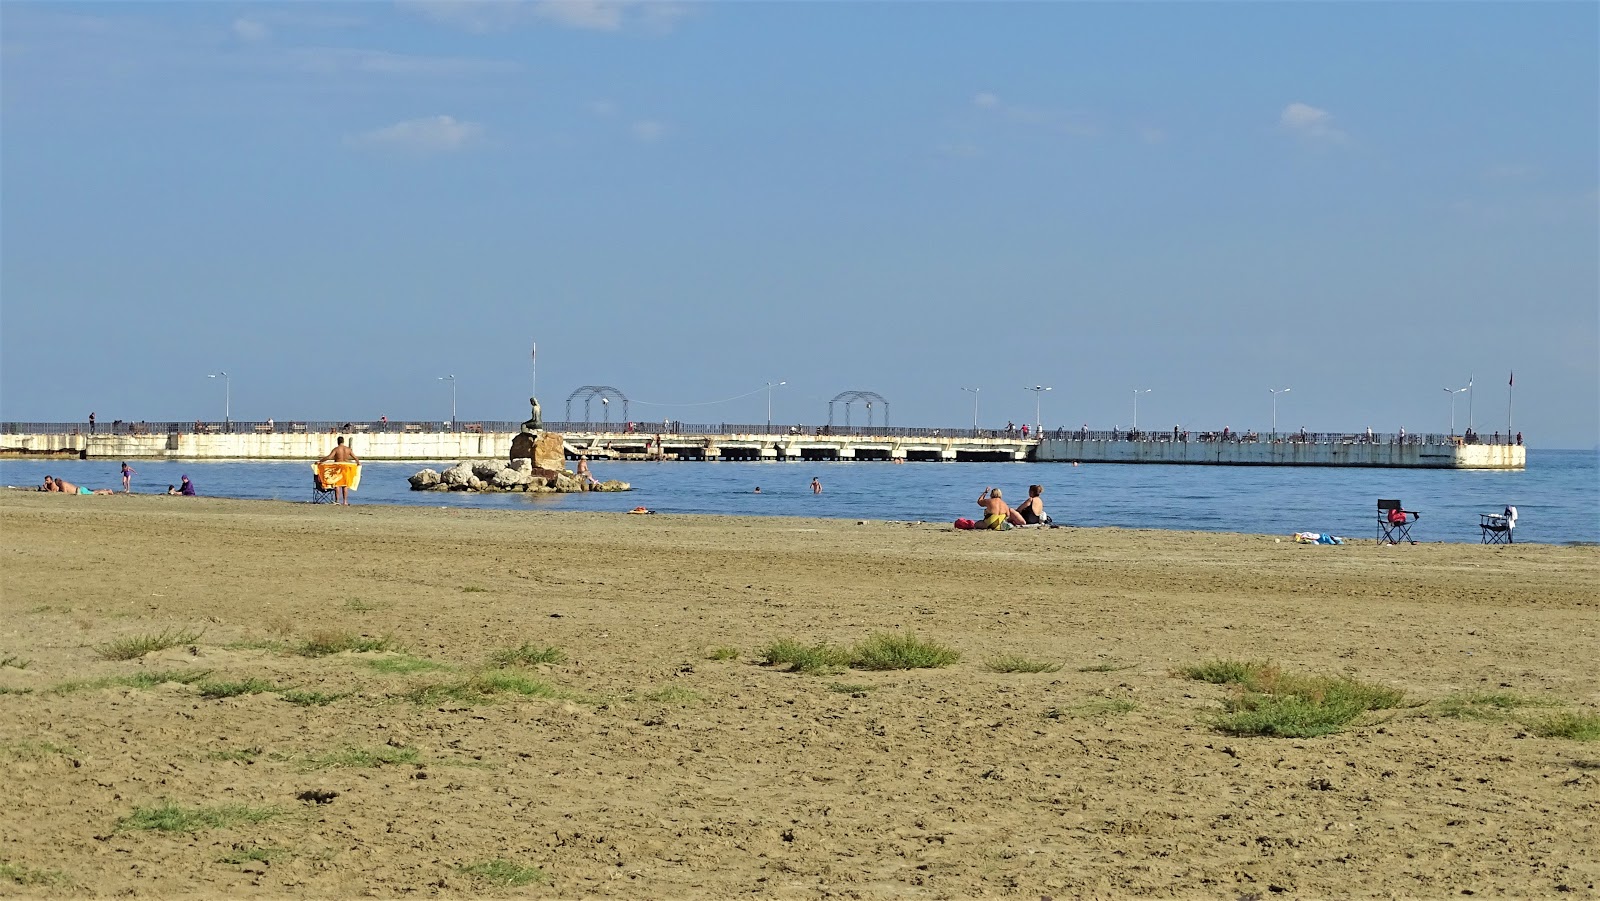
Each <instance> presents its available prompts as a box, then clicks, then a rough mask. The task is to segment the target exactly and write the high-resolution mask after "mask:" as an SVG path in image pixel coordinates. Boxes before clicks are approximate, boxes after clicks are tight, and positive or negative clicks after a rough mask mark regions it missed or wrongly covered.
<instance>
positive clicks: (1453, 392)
mask: <svg viewBox="0 0 1600 901" xmlns="http://www.w3.org/2000/svg"><path fill="white" fill-rule="evenodd" d="M1471 387H1472V386H1471V385H1468V386H1467V388H1471ZM1467 388H1446V389H1444V393H1446V394H1448V395H1450V434H1452V435H1454V434H1455V433H1456V395H1457V394H1460V393H1461V392H1463V391H1465V390H1467Z"/></svg>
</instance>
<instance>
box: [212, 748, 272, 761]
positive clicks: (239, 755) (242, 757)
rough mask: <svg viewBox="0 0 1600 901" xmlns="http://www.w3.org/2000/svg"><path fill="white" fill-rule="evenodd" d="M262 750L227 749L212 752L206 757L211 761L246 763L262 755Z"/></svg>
mask: <svg viewBox="0 0 1600 901" xmlns="http://www.w3.org/2000/svg"><path fill="white" fill-rule="evenodd" d="M262 750H263V749H262V748H260V747H255V748H229V749H228V750H226V751H212V752H211V753H210V754H207V755H206V756H207V757H209V758H211V759H212V760H238V761H244V762H246V763H248V762H250V761H252V760H255V759H256V758H257V757H260V756H261V754H262Z"/></svg>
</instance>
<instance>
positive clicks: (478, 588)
mask: <svg viewBox="0 0 1600 901" xmlns="http://www.w3.org/2000/svg"><path fill="white" fill-rule="evenodd" d="M461 590H462V591H463V592H466V593H467V594H477V593H479V592H482V591H488V590H489V589H487V588H484V587H483V586H482V585H463V586H461Z"/></svg>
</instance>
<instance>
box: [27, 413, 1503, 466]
mask: <svg viewBox="0 0 1600 901" xmlns="http://www.w3.org/2000/svg"><path fill="white" fill-rule="evenodd" d="M574 425H576V424H574V423H552V424H551V426H552V429H551V430H552V431H555V432H559V433H561V434H562V435H563V436H564V438H565V439H566V452H567V456H568V457H569V458H570V457H578V456H587V457H594V458H610V459H623V460H626V459H658V460H699V461H711V460H751V461H772V462H799V461H807V462H829V461H836V462H850V461H863V462H864V461H886V462H946V463H950V462H980V461H982V462H1039V463H1068V462H1080V463H1168V464H1190V465H1211V466H1366V467H1395V468H1407V469H1413V468H1420V469H1522V468H1525V467H1526V466H1527V449H1526V448H1524V447H1522V446H1520V445H1510V444H1466V443H1463V442H1461V441H1460V440H1459V439H1453V438H1450V437H1448V436H1412V437H1410V438H1407V439H1405V440H1400V439H1399V438H1398V437H1391V436H1374V438H1373V439H1371V440H1368V439H1366V438H1365V437H1364V436H1344V437H1340V436H1329V435H1321V436H1316V437H1315V439H1314V440H1291V439H1290V438H1286V437H1280V438H1277V439H1264V438H1259V437H1255V436H1251V437H1249V438H1247V439H1245V440H1237V439H1232V440H1190V441H1174V440H1170V439H1169V438H1167V437H1166V436H1165V435H1162V436H1160V437H1159V438H1153V437H1149V436H1146V435H1141V436H1140V437H1139V438H1138V439H1130V438H1128V437H1126V436H1122V435H1119V436H1117V437H1112V436H1111V435H1110V434H1109V433H1089V435H1088V437H1085V438H1079V437H1075V436H1072V437H1059V438H1057V437H1047V438H1045V439H1043V440H1039V439H1031V438H1020V437H1017V436H1014V435H1012V436H1007V435H1004V434H1002V433H991V432H956V433H954V434H940V433H939V430H930V429H902V430H897V431H898V432H899V434H892V433H891V434H850V435H832V434H816V433H812V432H802V433H793V432H790V433H783V434H770V433H765V432H762V431H748V432H739V431H721V430H713V429H710V428H707V429H704V430H701V431H683V432H671V433H662V434H655V433H649V434H646V433H641V432H627V431H611V430H607V429H595V428H593V424H588V425H589V426H590V427H589V428H582V427H579V428H574V427H573V426H574ZM818 431H822V430H818ZM341 434H342V435H345V436H346V440H347V441H348V442H349V443H350V445H351V447H352V448H353V449H354V450H355V452H356V454H357V455H359V456H360V457H361V458H362V459H363V460H370V461H386V460H392V461H419V462H442V461H456V460H505V459H509V457H510V452H511V440H512V439H513V438H514V437H515V436H516V434H517V433H516V431H514V430H511V429H503V430H501V429H497V430H492V431H491V430H467V431H460V432H455V431H443V430H440V431H413V430H410V429H407V428H404V427H397V428H396V430H394V431H372V430H370V429H363V428H360V427H357V428H355V429H352V430H351V431H342V430H339V431H326V432H324V431H298V432H287V433H285V432H264V431H261V430H258V429H255V428H251V429H250V430H248V431H235V432H233V433H217V432H198V433H196V432H179V431H173V432H168V433H166V434H134V435H129V434H104V433H101V434H95V435H89V434H83V433H82V432H81V431H70V430H63V431H59V432H55V431H50V432H35V433H7V434H0V451H3V452H4V453H6V454H10V455H17V456H63V455H69V456H82V457H85V458H91V457H92V458H96V459H110V460H120V459H128V460H135V459H152V458H154V459H173V460H315V459H317V458H318V457H320V456H322V455H323V454H325V453H327V452H328V450H329V449H331V448H332V447H333V445H334V440H335V439H336V438H337V437H338V436H339V435H341ZM1068 434H1069V435H1070V434H1071V433H1068Z"/></svg>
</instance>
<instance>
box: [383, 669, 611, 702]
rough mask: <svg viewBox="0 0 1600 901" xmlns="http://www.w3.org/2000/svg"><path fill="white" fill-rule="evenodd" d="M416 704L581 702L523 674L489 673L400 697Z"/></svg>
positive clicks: (510, 672)
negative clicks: (513, 700) (532, 700)
mask: <svg viewBox="0 0 1600 901" xmlns="http://www.w3.org/2000/svg"><path fill="white" fill-rule="evenodd" d="M401 697H403V698H405V699H406V700H408V701H412V702H415V703H418V704H437V703H439V702H441V701H457V702H459V703H462V704H492V703H494V702H495V701H498V700H503V699H506V698H561V699H564V700H572V701H576V700H581V699H580V698H577V697H575V696H573V695H571V694H569V693H567V692H566V691H564V690H562V689H560V688H557V687H556V686H554V685H551V684H550V683H548V682H544V681H542V680H539V679H532V678H529V677H528V675H527V674H526V673H521V672H515V671H512V670H489V671H486V672H482V673H477V674H475V675H472V676H468V677H467V678H465V679H461V680H458V681H455V682H441V683H437V684H434V685H424V686H421V687H419V688H415V689H412V690H411V691H409V692H406V693H405V694H403V695H401Z"/></svg>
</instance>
